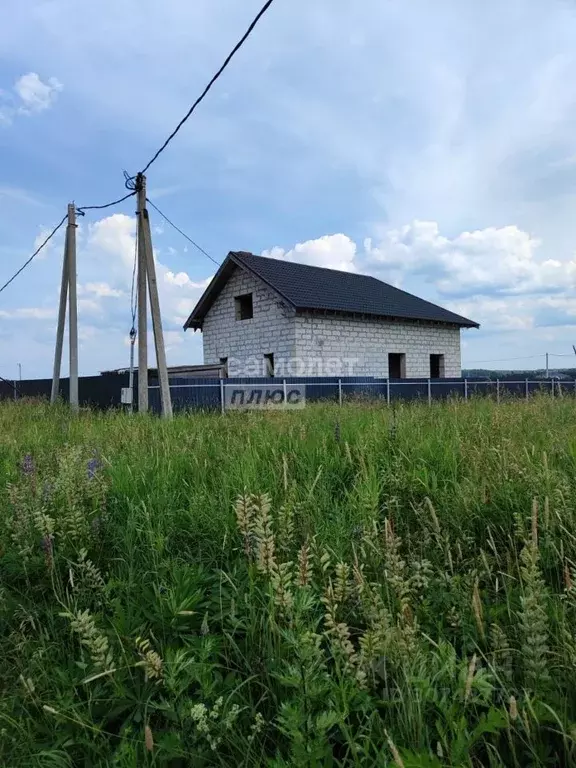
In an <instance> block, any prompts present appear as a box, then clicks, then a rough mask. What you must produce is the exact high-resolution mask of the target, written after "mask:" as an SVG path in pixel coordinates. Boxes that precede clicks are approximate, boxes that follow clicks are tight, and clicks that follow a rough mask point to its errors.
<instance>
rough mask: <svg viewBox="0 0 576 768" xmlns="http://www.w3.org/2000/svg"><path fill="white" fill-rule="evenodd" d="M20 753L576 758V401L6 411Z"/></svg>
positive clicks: (6, 705)
mask: <svg viewBox="0 0 576 768" xmlns="http://www.w3.org/2000/svg"><path fill="white" fill-rule="evenodd" d="M0 494H1V498H0V515H1V519H0V659H1V662H2V663H1V664H0V765H2V766H7V767H8V768H13V767H15V766H23V767H24V766H26V768H29V767H30V768H34V767H36V766H38V767H39V766H42V767H43V768H44V767H50V768H52V767H53V768H56V767H59V766H74V767H76V766H120V767H121V768H136V767H138V768H140V766H171V767H172V766H173V767H174V768H176V767H178V768H179V767H180V766H182V767H183V766H233V767H236V766H275V767H276V768H279V767H280V766H310V767H312V766H388V765H397V766H405V768H408V766H422V767H424V766H426V767H431V766H502V765H504V766H518V767H520V766H522V767H524V766H569V765H575V764H576V745H575V739H576V404H575V402H574V400H572V399H570V398H568V397H564V398H557V399H556V400H551V399H550V398H546V397H534V398H531V399H530V400H528V401H520V402H513V401H511V402H502V403H501V404H500V405H499V406H497V405H496V404H495V403H493V402H490V401H488V400H478V401H474V400H471V401H469V402H467V403H463V402H454V403H433V404H432V406H431V407H429V406H428V405H417V404H415V405H408V406H398V407H397V408H396V409H395V410H392V409H386V407H381V406H378V407H377V406H373V407H372V406H370V405H367V404H357V405H348V406H345V407H343V408H338V407H337V406H325V405H318V406H312V407H309V408H307V409H306V410H304V411H292V412H282V413H270V412H268V413H248V414H247V413H230V414H226V415H225V416H221V415H220V414H205V415H203V414H195V415H190V416H184V415H183V416H178V417H176V418H175V419H174V420H173V421H172V422H163V421H161V420H160V419H157V418H154V417H150V418H141V417H137V416H134V417H132V418H131V417H129V416H127V415H124V414H119V413H108V414H99V413H82V414H81V415H80V416H79V417H78V418H76V419H74V418H71V417H70V415H69V414H68V412H67V411H66V410H65V409H64V408H57V409H51V408H49V406H48V405H44V404H38V403H36V404H35V403H32V402H30V403H26V402H24V401H21V402H17V403H12V402H10V403H5V404H2V405H0Z"/></svg>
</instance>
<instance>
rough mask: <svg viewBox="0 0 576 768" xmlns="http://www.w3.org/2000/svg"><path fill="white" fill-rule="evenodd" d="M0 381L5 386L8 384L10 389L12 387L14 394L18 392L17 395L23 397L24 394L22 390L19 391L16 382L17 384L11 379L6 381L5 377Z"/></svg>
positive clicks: (0, 378) (1, 377) (0, 377)
mask: <svg viewBox="0 0 576 768" xmlns="http://www.w3.org/2000/svg"><path fill="white" fill-rule="evenodd" d="M0 381H3V382H4V384H7V385H8V386H9V387H12V389H13V390H14V392H16V394H17V395H18V396H19V397H22V392H20V390H19V389H18V387H17V386H16V382H15V381H10V380H9V379H5V378H4V377H3V376H0Z"/></svg>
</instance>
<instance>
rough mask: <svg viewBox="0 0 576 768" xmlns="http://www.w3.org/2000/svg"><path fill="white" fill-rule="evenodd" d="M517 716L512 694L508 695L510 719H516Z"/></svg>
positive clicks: (516, 705) (516, 707)
mask: <svg viewBox="0 0 576 768" xmlns="http://www.w3.org/2000/svg"><path fill="white" fill-rule="evenodd" d="M517 717H518V704H517V703H516V699H515V698H514V696H510V720H516V718H517Z"/></svg>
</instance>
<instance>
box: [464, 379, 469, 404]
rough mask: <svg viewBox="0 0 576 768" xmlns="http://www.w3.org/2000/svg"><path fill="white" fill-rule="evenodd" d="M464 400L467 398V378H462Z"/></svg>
mask: <svg viewBox="0 0 576 768" xmlns="http://www.w3.org/2000/svg"><path fill="white" fill-rule="evenodd" d="M464 400H468V379H464Z"/></svg>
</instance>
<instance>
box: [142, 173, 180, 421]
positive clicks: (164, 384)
mask: <svg viewBox="0 0 576 768" xmlns="http://www.w3.org/2000/svg"><path fill="white" fill-rule="evenodd" d="M136 189H137V190H138V410H139V411H142V412H145V411H147V410H148V350H147V328H146V280H147V281H148V292H149V296H150V313H151V315H152V328H153V331H154V346H155V348H156V366H157V368H158V381H159V384H160V401H161V403H162V415H163V416H164V418H167V419H170V418H172V399H171V397H170V384H169V381H168V368H167V366H166V349H165V347H164V333H163V331H162V316H161V314H160V300H159V298H158V283H157V282H156V266H155V264H154V252H153V250H152V233H151V231H150V217H149V215H148V209H147V208H146V177H145V176H144V175H143V174H141V173H139V174H138V176H137V177H136ZM141 321H142V324H141ZM143 372H144V376H142V373H143ZM142 390H145V394H144V393H143V391H142Z"/></svg>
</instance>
